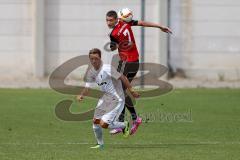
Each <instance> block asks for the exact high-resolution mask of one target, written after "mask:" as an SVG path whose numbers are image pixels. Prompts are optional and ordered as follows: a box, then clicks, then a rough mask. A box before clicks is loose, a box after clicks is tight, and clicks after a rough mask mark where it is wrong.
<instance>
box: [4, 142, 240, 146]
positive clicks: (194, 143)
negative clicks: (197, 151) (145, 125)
mask: <svg viewBox="0 0 240 160" xmlns="http://www.w3.org/2000/svg"><path fill="white" fill-rule="evenodd" d="M32 144H34V145H91V144H96V143H89V142H66V143H51V142H37V143H0V145H32ZM106 144H107V145H128V146H129V145H132V146H134V145H142V146H144V145H224V144H227V145H233V144H237V145H240V142H238V141H236V142H219V141H209V142H186V143H131V144H126V143H106Z"/></svg>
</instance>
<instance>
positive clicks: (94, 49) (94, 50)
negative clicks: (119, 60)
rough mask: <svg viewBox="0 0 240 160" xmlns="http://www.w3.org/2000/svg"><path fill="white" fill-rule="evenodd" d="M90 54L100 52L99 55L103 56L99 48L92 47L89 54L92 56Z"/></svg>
mask: <svg viewBox="0 0 240 160" xmlns="http://www.w3.org/2000/svg"><path fill="white" fill-rule="evenodd" d="M90 54H98V56H99V57H100V58H101V50H100V49H98V48H93V49H91V50H90V51H89V54H88V55H89V56H90Z"/></svg>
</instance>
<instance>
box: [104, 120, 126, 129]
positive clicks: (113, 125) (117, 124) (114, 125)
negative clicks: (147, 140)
mask: <svg viewBox="0 0 240 160" xmlns="http://www.w3.org/2000/svg"><path fill="white" fill-rule="evenodd" d="M108 128H109V129H115V128H122V129H124V128H125V124H124V122H117V121H114V122H112V123H110V124H109V125H108Z"/></svg>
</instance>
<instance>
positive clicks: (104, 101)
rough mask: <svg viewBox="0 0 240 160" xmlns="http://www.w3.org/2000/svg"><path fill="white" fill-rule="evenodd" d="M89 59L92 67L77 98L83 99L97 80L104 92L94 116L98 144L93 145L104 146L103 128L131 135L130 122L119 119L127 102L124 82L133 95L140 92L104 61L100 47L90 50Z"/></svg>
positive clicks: (136, 95)
mask: <svg viewBox="0 0 240 160" xmlns="http://www.w3.org/2000/svg"><path fill="white" fill-rule="evenodd" d="M89 59H90V62H91V65H92V67H91V68H90V69H89V70H88V71H87V74H86V81H87V82H86V85H85V88H84V89H83V90H82V92H81V94H80V95H78V96H77V100H79V101H81V100H83V97H84V96H85V95H87V94H88V90H89V87H91V83H93V82H96V83H97V84H98V86H99V87H100V90H101V91H102V92H103V93H104V94H103V96H102V97H101V98H100V99H99V101H98V104H97V106H96V109H95V112H94V117H93V131H94V134H95V137H96V140H97V145H96V146H94V147H91V148H103V144H104V143H103V136H102V128H105V129H106V128H109V129H115V128H122V130H123V136H124V137H127V136H128V135H129V122H127V121H125V122H118V121H117V120H118V118H119V115H120V114H121V112H122V110H123V108H124V103H125V96H124V91H123V89H122V84H123V85H124V86H125V87H126V88H127V89H128V91H129V92H130V93H131V94H132V96H133V97H135V98H137V97H139V94H138V93H137V92H135V91H134V90H133V89H132V87H131V85H130V83H129V81H128V79H127V78H126V77H125V76H124V75H122V74H120V73H119V72H117V71H116V69H115V68H114V67H112V66H111V65H109V64H103V63H102V61H101V51H100V50H99V49H97V48H94V49H92V50H90V51H89Z"/></svg>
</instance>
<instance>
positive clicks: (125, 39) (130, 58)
mask: <svg viewBox="0 0 240 160" xmlns="http://www.w3.org/2000/svg"><path fill="white" fill-rule="evenodd" d="M106 23H107V26H108V27H109V28H110V29H112V31H111V33H110V41H111V45H110V48H111V50H112V51H113V50H116V49H118V53H119V57H120V59H121V60H120V61H119V65H118V68H117V71H118V72H120V73H122V74H123V75H125V76H126V77H127V78H128V80H129V82H131V81H132V80H133V78H134V77H135V76H136V74H137V72H138V69H139V53H138V49H137V46H136V43H135V38H134V35H133V32H132V29H131V27H132V26H142V27H154V28H159V29H160V30H161V31H163V32H165V33H172V32H171V30H170V29H169V28H168V27H165V26H162V25H160V24H155V23H151V22H145V21H141V20H132V21H130V22H128V23H127V22H124V21H122V20H120V19H118V15H117V13H116V11H114V10H111V11H109V12H107V14H106ZM123 87H124V86H123ZM123 89H124V90H125V88H123ZM125 107H127V109H128V110H129V112H130V113H131V116H132V120H133V124H132V128H131V132H130V134H134V133H135V132H136V131H137V128H138V126H139V125H140V124H141V123H142V119H141V118H140V117H138V116H137V113H136V110H135V108H134V105H133V102H132V100H131V98H130V97H129V96H128V95H126V98H125ZM125 107H124V109H123V111H122V113H121V115H120V117H119V121H120V122H123V121H124V115H125ZM120 132H122V129H121V128H117V129H114V130H111V133H112V134H116V133H120Z"/></svg>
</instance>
